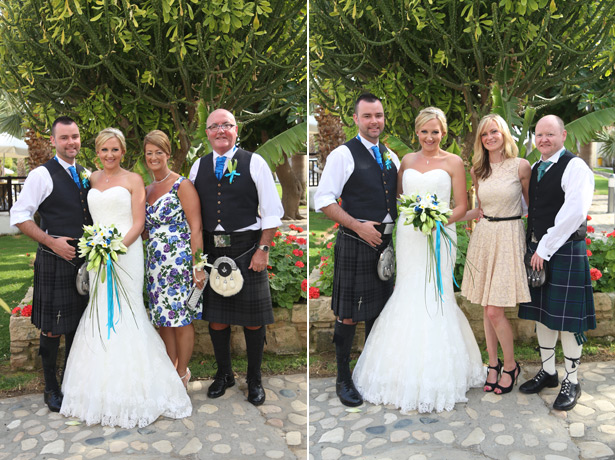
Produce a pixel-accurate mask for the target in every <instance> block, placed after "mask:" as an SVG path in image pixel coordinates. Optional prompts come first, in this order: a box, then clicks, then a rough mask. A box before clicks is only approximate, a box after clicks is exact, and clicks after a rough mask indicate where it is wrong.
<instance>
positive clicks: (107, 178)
mask: <svg viewBox="0 0 615 460" xmlns="http://www.w3.org/2000/svg"><path fill="white" fill-rule="evenodd" d="M120 172H121V171H119V172H116V173H115V174H111V177H115V176H117V175H118V174H119V173H120ZM103 174H104V175H105V182H109V176H107V173H106V172H105V171H104V170H103Z"/></svg>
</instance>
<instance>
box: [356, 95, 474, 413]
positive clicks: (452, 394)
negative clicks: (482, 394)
mask: <svg viewBox="0 0 615 460" xmlns="http://www.w3.org/2000/svg"><path fill="white" fill-rule="evenodd" d="M415 125H416V134H417V136H418V138H419V142H420V144H421V149H420V150H419V151H418V152H415V153H411V154H408V155H406V156H404V158H403V161H402V163H401V167H400V170H399V176H398V181H397V183H398V192H399V193H403V194H405V195H411V194H413V193H419V194H425V193H431V194H433V193H435V194H436V195H437V196H438V199H439V200H440V201H443V202H446V203H449V200H450V196H451V188H452V191H453V198H454V202H455V205H454V207H452V206H451V207H452V209H453V215H452V216H451V217H450V218H449V224H452V225H447V226H446V227H445V229H446V231H447V233H448V234H449V235H450V236H451V238H452V239H453V240H456V233H455V224H454V223H453V222H456V221H458V220H461V219H462V218H463V217H464V215H465V213H466V207H467V204H466V203H467V199H466V186H465V184H466V177H465V171H464V167H463V161H462V160H461V158H460V157H459V156H457V155H453V154H451V153H448V152H445V151H444V150H442V149H441V148H440V141H441V140H442V137H443V136H444V135H445V134H446V128H447V125H446V117H445V115H444V113H443V112H442V111H441V110H440V109H437V108H434V107H428V108H426V109H423V110H422V111H421V112H420V113H419V115H418V116H417V118H416V120H415ZM434 246H435V244H434ZM396 251H397V275H396V280H395V290H394V291H393V294H392V295H391V297H390V299H389V301H388V302H387V304H386V305H385V307H384V309H383V311H382V313H380V316H379V317H378V320H377V321H376V323H375V324H374V328H373V330H372V331H371V333H370V335H369V338H368V340H367V342H366V344H365V348H364V350H363V352H362V353H361V356H360V357H359V361H358V362H357V365H356V367H355V369H354V373H353V380H354V383H355V385H356V387H357V389H358V390H359V392H360V393H361V394H362V395H363V399H365V400H366V401H369V402H371V403H374V404H393V405H395V406H396V407H399V408H400V409H401V410H402V412H408V411H411V410H417V411H419V412H431V411H433V410H435V411H437V412H441V411H443V410H452V409H453V407H454V406H455V403H457V402H465V401H467V398H466V396H465V395H466V392H467V391H468V389H469V388H470V387H473V386H480V385H481V384H482V382H483V380H484V377H485V370H484V367H483V363H482V360H481V355H480V351H479V349H478V345H477V344H476V339H475V338H474V335H473V333H472V329H471V328H470V325H469V323H468V320H467V319H466V317H465V316H464V314H463V312H462V311H461V310H460V309H459V307H458V306H457V303H456V301H455V295H454V292H453V273H452V272H453V267H454V264H455V254H456V251H455V248H454V247H449V245H448V244H447V243H446V240H445V239H444V240H443V243H442V244H441V250H440V258H441V261H440V263H441V273H442V293H441V297H440V295H439V294H438V293H437V290H436V281H435V280H434V278H433V276H430V275H429V273H428V267H429V264H430V260H429V258H428V256H429V252H428V243H427V237H426V236H425V235H424V234H423V233H422V232H421V231H419V230H415V228H414V227H413V226H412V225H405V215H404V214H403V213H402V214H401V215H400V217H399V221H398V224H397V245H396Z"/></svg>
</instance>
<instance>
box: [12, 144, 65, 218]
mask: <svg viewBox="0 0 615 460" xmlns="http://www.w3.org/2000/svg"><path fill="white" fill-rule="evenodd" d="M55 158H56V159H57V160H58V163H60V165H61V166H62V167H63V168H64V170H65V171H66V174H68V175H69V176H70V178H71V180H72V178H73V176H72V174H71V173H70V171H69V170H68V168H69V167H70V166H75V165H74V164H70V163H67V162H66V161H64V160H63V159H62V158H60V157H58V156H56V157H55ZM52 191H53V180H52V179H51V174H49V170H48V169H47V168H44V167H43V166H39V167H38V168H34V169H33V170H32V171H30V174H28V177H26V181H25V182H24V184H23V188H22V189H21V192H20V193H19V197H18V198H17V201H16V202H15V204H14V205H13V207H12V208H11V220H10V223H11V225H12V226H15V225H17V224H21V223H23V222H25V221H27V220H34V219H33V218H34V213H36V211H37V210H38V207H39V206H40V205H41V203H42V202H43V201H45V200H46V199H47V197H48V196H49V195H51V192H52Z"/></svg>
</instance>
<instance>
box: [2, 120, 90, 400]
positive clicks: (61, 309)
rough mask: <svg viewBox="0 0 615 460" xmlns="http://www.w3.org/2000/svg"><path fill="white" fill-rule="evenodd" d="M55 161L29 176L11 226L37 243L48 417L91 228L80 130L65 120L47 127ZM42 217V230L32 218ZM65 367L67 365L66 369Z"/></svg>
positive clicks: (80, 301) (56, 396) (78, 309)
mask: <svg viewBox="0 0 615 460" xmlns="http://www.w3.org/2000/svg"><path fill="white" fill-rule="evenodd" d="M51 144H52V145H53V146H54V147H55V149H56V155H55V157H53V158H52V159H51V160H49V161H48V162H47V163H45V164H44V165H42V166H39V167H38V168H36V169H34V170H33V171H31V172H30V174H29V175H28V178H27V179H26V182H25V183H24V186H23V189H22V191H21V193H20V194H19V198H18V199H17V201H16V202H15V205H14V206H13V208H12V209H11V225H14V226H16V227H17V228H19V230H21V232H22V233H24V234H26V235H28V236H29V237H30V238H32V239H33V240H35V241H37V242H38V243H39V246H38V249H37V251H36V260H35V262H34V298H33V300H32V323H33V324H34V325H35V326H36V327H37V328H39V329H40V330H41V335H40V348H39V355H41V360H42V362H43V373H44V376H45V393H44V400H45V404H47V406H48V407H49V410H50V411H52V412H59V411H60V407H61V406H62V392H61V391H60V386H59V385H58V381H57V380H56V360H57V356H58V348H59V346H60V336H61V335H62V334H64V339H65V346H66V355H65V356H66V357H65V359H68V353H69V351H70V347H71V345H72V342H73V338H74V336H75V331H76V329H77V326H78V324H79V320H80V319H81V314H82V313H83V311H84V310H85V307H86V305H87V302H88V297H87V296H82V295H79V293H78V292H77V288H76V282H75V279H76V276H77V270H78V269H79V266H80V265H81V263H82V262H83V259H80V258H79V257H78V256H77V251H76V246H77V240H78V239H79V238H80V237H81V236H82V235H83V226H84V225H91V224H92V218H91V217H90V212H89V210H88V203H87V200H86V196H87V193H88V190H89V188H90V184H89V181H88V180H87V179H85V170H84V168H83V167H82V166H81V165H79V164H77V163H76V162H75V157H76V156H77V155H78V154H79V149H80V148H81V137H80V134H79V127H78V126H77V124H76V123H75V122H74V121H73V120H72V119H71V118H69V117H59V118H58V119H56V120H55V121H54V122H53V125H52V126H51ZM36 211H38V213H39V215H40V217H41V224H40V227H39V226H38V225H37V224H36V223H35V222H34V219H33V217H34V213H35V212H36ZM64 367H66V361H65V364H64Z"/></svg>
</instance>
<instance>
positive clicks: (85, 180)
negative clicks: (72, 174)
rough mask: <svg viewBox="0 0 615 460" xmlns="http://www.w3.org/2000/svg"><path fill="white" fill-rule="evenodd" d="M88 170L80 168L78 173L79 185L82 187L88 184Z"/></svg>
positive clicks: (86, 186)
mask: <svg viewBox="0 0 615 460" xmlns="http://www.w3.org/2000/svg"><path fill="white" fill-rule="evenodd" d="M90 175H91V173H90V171H88V170H87V169H82V170H81V172H80V173H79V179H81V185H82V186H83V188H88V187H89V186H90Z"/></svg>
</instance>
